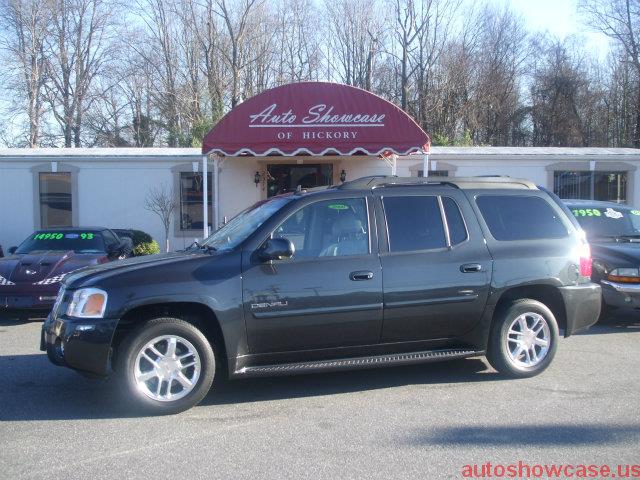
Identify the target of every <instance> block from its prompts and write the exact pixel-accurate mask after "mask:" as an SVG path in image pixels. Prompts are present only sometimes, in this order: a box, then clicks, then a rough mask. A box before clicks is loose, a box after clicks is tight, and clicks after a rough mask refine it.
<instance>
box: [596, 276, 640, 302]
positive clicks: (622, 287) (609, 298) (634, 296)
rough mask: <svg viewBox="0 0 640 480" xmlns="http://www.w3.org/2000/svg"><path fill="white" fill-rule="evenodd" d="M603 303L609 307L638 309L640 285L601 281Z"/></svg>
mask: <svg viewBox="0 0 640 480" xmlns="http://www.w3.org/2000/svg"><path fill="white" fill-rule="evenodd" d="M600 284H601V285H602V297H603V298H604V303H605V304H606V305H609V306H611V307H630V308H640V284H633V283H616V282H611V281H609V280H602V281H601V282H600Z"/></svg>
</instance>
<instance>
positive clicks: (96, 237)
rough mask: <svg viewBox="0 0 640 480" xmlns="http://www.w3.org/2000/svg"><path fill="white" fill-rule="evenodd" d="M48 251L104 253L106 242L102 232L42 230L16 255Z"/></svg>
mask: <svg viewBox="0 0 640 480" xmlns="http://www.w3.org/2000/svg"><path fill="white" fill-rule="evenodd" d="M47 250H58V251H60V250H62V251H68V250H73V251H74V252H76V253H103V252H105V246H104V241H103V240H102V235H101V234H100V232H95V231H80V230H79V231H77V232H76V231H74V232H69V231H66V232H65V231H62V232H59V231H55V230H41V231H39V232H36V233H34V234H33V235H31V236H30V237H29V238H27V239H26V240H25V241H24V242H22V243H21V244H20V246H19V247H18V250H17V251H16V253H31V252H35V251H47Z"/></svg>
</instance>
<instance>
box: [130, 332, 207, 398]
mask: <svg viewBox="0 0 640 480" xmlns="http://www.w3.org/2000/svg"><path fill="white" fill-rule="evenodd" d="M201 369H202V365H201V362H200V355H198V351H197V350H196V347H194V346H193V344H192V343H191V342H189V341H188V340H186V339H185V338H182V337H179V336H177V335H162V336H160V337H156V338H154V339H153V340H151V341H150V342H148V343H147V344H146V345H144V346H143V347H142V348H141V349H140V351H139V352H138V356H137V357H136V362H135V365H134V377H135V382H136V386H137V387H138V388H139V389H140V391H142V393H144V394H145V395H146V396H147V397H149V398H151V399H153V400H157V401H159V402H173V401H175V400H179V399H181V398H183V397H185V396H186V395H188V394H189V393H190V392H191V391H192V390H193V388H194V387H195V386H196V384H197V383H198V378H200V371H201Z"/></svg>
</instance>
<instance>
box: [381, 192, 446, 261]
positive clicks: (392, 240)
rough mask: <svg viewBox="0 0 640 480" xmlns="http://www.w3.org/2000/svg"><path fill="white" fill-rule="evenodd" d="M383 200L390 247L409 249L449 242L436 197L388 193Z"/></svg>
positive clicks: (390, 248)
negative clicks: (389, 195)
mask: <svg viewBox="0 0 640 480" xmlns="http://www.w3.org/2000/svg"><path fill="white" fill-rule="evenodd" d="M382 201H383V203H384V211H385V215H386V217H387V229H388V231H389V251H391V252H408V251H413V250H427V249H432V248H442V247H445V246H446V241H445V236H444V227H443V225H442V216H441V215H440V207H439V206H438V199H437V197H434V196H424V197H418V196H410V197H385V198H384V199H383V200H382Z"/></svg>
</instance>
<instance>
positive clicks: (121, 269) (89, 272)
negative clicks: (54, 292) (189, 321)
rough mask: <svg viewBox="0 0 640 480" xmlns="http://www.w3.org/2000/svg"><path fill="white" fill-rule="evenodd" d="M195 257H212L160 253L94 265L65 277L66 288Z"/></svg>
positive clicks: (199, 254) (182, 253)
mask: <svg viewBox="0 0 640 480" xmlns="http://www.w3.org/2000/svg"><path fill="white" fill-rule="evenodd" d="M194 256H198V257H203V256H206V257H208V258H210V255H208V254H205V253H200V252H194V253H185V252H175V253H160V254H156V255H145V256H141V257H133V258H127V259H125V260H119V261H117V262H111V263H106V264H103V265H93V266H91V267H88V268H83V269H82V270H80V271H78V272H75V273H73V274H71V275H69V276H67V277H65V281H64V283H65V286H66V287H67V288H78V287H81V286H87V285H89V284H96V283H99V282H100V281H101V280H104V279H106V278H110V277H113V276H115V275H120V274H123V273H131V272H135V271H138V270H142V269H145V270H146V269H148V268H152V267H156V266H160V265H167V264H173V263H176V262H183V261H186V260H188V259H192V258H193V257H194Z"/></svg>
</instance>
